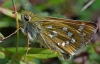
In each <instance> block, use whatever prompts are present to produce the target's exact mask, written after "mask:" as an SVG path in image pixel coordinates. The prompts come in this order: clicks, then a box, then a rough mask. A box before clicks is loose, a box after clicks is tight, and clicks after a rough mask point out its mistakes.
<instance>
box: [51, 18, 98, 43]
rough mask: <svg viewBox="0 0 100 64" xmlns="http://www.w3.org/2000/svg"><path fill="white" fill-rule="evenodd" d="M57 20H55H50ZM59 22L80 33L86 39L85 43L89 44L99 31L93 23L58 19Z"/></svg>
mask: <svg viewBox="0 0 100 64" xmlns="http://www.w3.org/2000/svg"><path fill="white" fill-rule="evenodd" d="M49 19H52V20H55V18H49ZM56 21H57V22H61V23H63V24H65V25H68V26H70V27H71V28H74V29H75V30H77V31H79V32H80V33H81V35H82V36H83V37H84V43H85V44H86V43H88V42H90V41H91V39H92V38H93V36H94V34H95V33H96V31H97V24H96V23H92V22H84V21H80V20H70V19H67V20H63V19H56Z"/></svg>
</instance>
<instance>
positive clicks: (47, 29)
mask: <svg viewBox="0 0 100 64" xmlns="http://www.w3.org/2000/svg"><path fill="white" fill-rule="evenodd" d="M40 24H41V27H42V28H41V35H42V37H43V39H44V40H45V42H46V44H47V45H48V46H49V47H50V48H52V49H55V48H56V49H57V50H59V51H61V52H62V53H68V54H71V55H74V54H75V52H76V51H77V50H78V49H80V48H81V47H82V44H83V37H82V35H81V34H80V32H79V31H77V30H76V29H74V28H72V27H70V26H68V25H67V24H63V23H62V22H57V21H41V23H40Z"/></svg>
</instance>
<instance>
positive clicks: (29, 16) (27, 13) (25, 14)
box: [21, 11, 33, 22]
mask: <svg viewBox="0 0 100 64" xmlns="http://www.w3.org/2000/svg"><path fill="white" fill-rule="evenodd" d="M32 17H33V13H32V12H30V11H22V12H21V19H22V21H23V22H30V21H31V20H32Z"/></svg>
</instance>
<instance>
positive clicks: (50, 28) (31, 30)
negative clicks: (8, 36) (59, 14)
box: [21, 10, 97, 58]
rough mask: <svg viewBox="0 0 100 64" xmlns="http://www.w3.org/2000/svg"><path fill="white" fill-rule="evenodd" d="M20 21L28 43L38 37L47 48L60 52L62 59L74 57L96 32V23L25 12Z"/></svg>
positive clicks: (22, 13)
mask: <svg viewBox="0 0 100 64" xmlns="http://www.w3.org/2000/svg"><path fill="white" fill-rule="evenodd" d="M21 19H22V21H23V23H24V27H23V32H24V33H28V37H29V40H30V41H32V42H34V41H35V40H36V39H37V37H38V36H39V35H40V36H41V38H42V39H43V41H44V44H46V45H47V47H48V48H50V49H52V50H58V51H60V52H61V54H62V56H63V57H64V58H67V57H69V56H70V55H75V54H76V53H77V51H78V50H79V49H80V48H82V47H83V46H84V45H85V44H87V43H88V42H90V41H91V39H92V38H93V36H94V34H95V33H96V31H97V24H96V23H92V22H84V21H82V20H71V19H59V18H52V17H43V16H40V15H37V14H34V13H32V12H31V11H27V10H26V11H22V12H21Z"/></svg>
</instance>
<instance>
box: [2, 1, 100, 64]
mask: <svg viewBox="0 0 100 64" xmlns="http://www.w3.org/2000/svg"><path fill="white" fill-rule="evenodd" d="M26 2H27V3H28V5H26V4H25V3H26ZM90 3H91V4H90ZM15 4H16V7H17V11H18V13H20V12H21V11H22V10H30V11H32V12H34V13H37V14H40V15H42V16H52V17H57V18H66V19H67V18H68V19H73V20H84V21H91V22H95V23H97V24H98V31H97V33H96V34H95V36H94V38H93V40H92V41H91V42H90V43H88V44H87V45H86V46H84V47H83V49H82V52H80V53H79V54H77V55H75V56H73V57H71V58H70V59H68V60H62V59H61V58H57V57H56V55H54V56H52V55H53V54H52V53H51V52H48V53H47V54H48V55H50V53H51V57H54V58H50V59H45V60H43V58H49V56H48V55H47V57H43V58H41V57H42V56H43V55H40V56H41V57H39V56H38V57H36V58H37V59H36V58H34V55H33V56H32V58H30V57H29V56H28V57H26V58H27V61H26V62H23V61H22V60H21V57H22V55H23V54H25V51H26V49H22V48H24V47H26V43H27V38H26V36H25V35H24V34H23V33H22V32H21V31H19V41H17V38H18V36H17V35H16V34H15V35H13V36H11V37H9V38H7V39H5V40H4V41H3V42H1V43H0V46H1V48H0V51H1V52H0V64H7V63H9V62H10V61H11V58H12V56H13V54H14V51H15V48H16V43H17V42H18V43H19V47H21V48H19V51H18V53H19V54H20V55H18V58H17V60H16V59H15V62H14V64H100V60H99V59H100V49H99V45H100V44H99V39H100V37H99V33H100V30H99V26H100V0H15ZM88 4H90V5H89V6H88ZM27 6H28V8H27ZM85 6H87V8H86V9H84V10H83V8H84V7H85ZM8 10H10V12H9V11H8ZM11 11H14V8H13V5H12V1H11V0H0V33H2V34H3V35H4V36H5V37H6V36H8V35H10V34H11V33H13V32H14V31H15V30H16V20H15V18H14V16H13V14H12V13H11ZM7 14H8V15H7ZM11 15H12V16H13V17H12V16H11ZM19 23H21V22H20V21H19ZM30 46H31V47H33V46H37V47H40V45H39V44H38V43H32V44H31V45H30ZM11 47H13V48H11ZM36 50H38V51H36ZM39 50H40V51H46V52H47V50H48V49H47V50H44V49H34V50H33V49H32V50H31V51H29V53H34V54H38V53H45V52H39ZM32 51H33V52H32ZM35 51H36V52H35ZM44 55H46V54H44ZM35 56H36V55H35ZM19 58H20V59H19Z"/></svg>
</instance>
